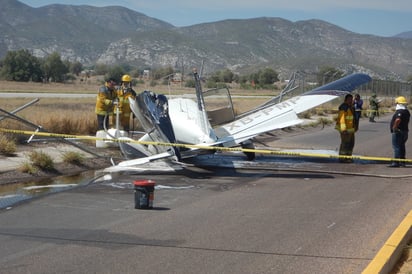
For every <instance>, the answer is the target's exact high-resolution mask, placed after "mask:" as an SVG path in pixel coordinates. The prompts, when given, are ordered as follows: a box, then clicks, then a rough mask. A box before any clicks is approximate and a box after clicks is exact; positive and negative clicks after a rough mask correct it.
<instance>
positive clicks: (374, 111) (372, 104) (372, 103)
mask: <svg viewBox="0 0 412 274" xmlns="http://www.w3.org/2000/svg"><path fill="white" fill-rule="evenodd" d="M369 108H370V113H369V122H371V123H375V122H376V121H375V117H376V116H378V117H379V100H378V99H377V98H376V93H374V94H372V96H371V97H370V98H369Z"/></svg>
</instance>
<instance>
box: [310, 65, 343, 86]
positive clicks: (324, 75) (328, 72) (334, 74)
mask: <svg viewBox="0 0 412 274" xmlns="http://www.w3.org/2000/svg"><path fill="white" fill-rule="evenodd" d="M343 74H344V73H343V71H340V70H338V69H336V68H334V67H328V66H326V67H322V68H321V69H320V70H319V72H318V73H317V75H316V78H317V81H318V84H319V85H320V86H322V85H324V84H327V83H330V82H332V81H335V80H337V79H340V78H342V76H343Z"/></svg>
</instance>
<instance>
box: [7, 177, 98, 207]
mask: <svg viewBox="0 0 412 274" xmlns="http://www.w3.org/2000/svg"><path fill="white" fill-rule="evenodd" d="M94 172H95V171H94V170H92V171H85V172H82V173H80V174H77V175H71V176H60V177H55V178H52V179H45V180H42V181H39V182H27V183H16V184H6V185H0V209H9V208H11V207H12V206H13V205H15V204H17V203H20V202H23V201H25V200H29V199H32V198H35V197H39V196H42V195H47V194H51V193H56V192H61V191H64V190H68V189H71V188H74V187H77V186H80V185H84V184H87V183H89V182H90V181H91V180H92V179H93V178H94V176H95V174H94Z"/></svg>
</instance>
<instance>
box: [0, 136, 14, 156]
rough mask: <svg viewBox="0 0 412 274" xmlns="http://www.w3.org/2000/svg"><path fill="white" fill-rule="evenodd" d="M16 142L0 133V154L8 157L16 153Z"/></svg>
mask: <svg viewBox="0 0 412 274" xmlns="http://www.w3.org/2000/svg"><path fill="white" fill-rule="evenodd" d="M16 150H17V147H16V142H15V141H14V140H12V139H10V138H8V137H7V136H6V135H4V134H1V133H0V154H2V155H6V156H10V155H13V154H14V153H16Z"/></svg>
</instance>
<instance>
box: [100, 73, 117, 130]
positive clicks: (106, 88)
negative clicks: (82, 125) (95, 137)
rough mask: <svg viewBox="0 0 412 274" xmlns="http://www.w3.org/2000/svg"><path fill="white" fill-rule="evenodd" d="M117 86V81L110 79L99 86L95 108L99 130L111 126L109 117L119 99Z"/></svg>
mask: <svg viewBox="0 0 412 274" xmlns="http://www.w3.org/2000/svg"><path fill="white" fill-rule="evenodd" d="M115 87H116V81H115V80H114V79H109V80H107V81H106V82H105V83H104V85H103V86H101V87H100V88H99V91H98V94H97V98H96V108H95V112H96V114H97V129H98V130H105V129H108V128H109V117H110V116H111V115H112V114H113V106H114V104H115V103H116V101H117V96H116V88H115Z"/></svg>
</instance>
